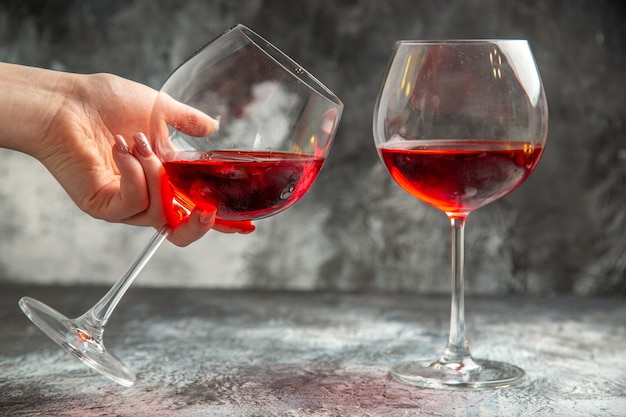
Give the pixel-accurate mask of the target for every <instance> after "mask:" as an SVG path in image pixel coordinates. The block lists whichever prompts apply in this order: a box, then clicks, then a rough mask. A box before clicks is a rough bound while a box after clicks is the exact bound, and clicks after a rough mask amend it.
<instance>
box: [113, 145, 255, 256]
mask: <svg viewBox="0 0 626 417" xmlns="http://www.w3.org/2000/svg"><path fill="white" fill-rule="evenodd" d="M115 140H116V144H115V146H114V148H115V150H114V153H117V154H118V155H116V156H114V157H115V158H116V164H118V169H119V171H120V173H121V175H122V179H121V191H120V193H119V201H118V202H116V204H119V205H120V207H121V206H123V205H124V203H128V202H129V201H131V200H132V199H135V200H138V201H140V203H138V202H137V201H135V204H136V205H137V207H140V208H141V210H140V211H141V213H138V214H135V215H133V216H130V217H128V218H126V219H125V220H124V223H128V224H134V225H137V226H153V227H155V228H157V229H158V228H159V227H160V226H162V225H163V224H165V223H168V224H170V225H172V227H173V228H174V230H173V231H172V232H171V233H170V234H169V236H168V240H169V241H170V242H172V243H173V244H175V245H176V246H180V247H184V246H188V245H189V244H191V243H192V242H194V241H196V240H198V239H200V238H201V237H203V236H204V235H205V234H206V233H207V232H208V231H209V230H211V228H214V229H215V230H217V231H219V232H222V233H240V234H248V233H252V232H253V231H254V230H255V226H254V225H253V224H252V222H251V221H232V220H219V219H216V215H217V208H216V207H214V206H213V205H211V204H198V205H196V207H195V208H194V209H193V210H192V212H191V214H190V215H188V216H185V217H183V218H182V219H181V220H179V215H178V214H177V213H174V209H173V208H172V204H171V200H172V195H171V194H170V193H169V192H170V191H171V189H170V186H169V183H168V182H167V178H166V175H165V170H164V168H163V164H162V163H161V161H160V160H159V158H158V157H157V156H156V155H155V154H154V152H153V151H152V148H151V146H150V143H149V142H148V139H147V138H146V136H145V135H144V134H143V133H137V134H136V135H134V136H133V140H134V147H133V149H132V153H131V152H129V150H128V145H126V142H125V141H124V138H123V137H121V136H117V137H116V138H115ZM133 155H134V158H133ZM146 185H147V187H146ZM164 185H166V186H164ZM122 190H123V191H122ZM125 208H128V207H125ZM135 213H137V212H135ZM171 213H174V214H171ZM133 214H134V213H133ZM174 217H176V218H175V219H174Z"/></svg>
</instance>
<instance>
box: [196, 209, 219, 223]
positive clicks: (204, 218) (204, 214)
mask: <svg viewBox="0 0 626 417" xmlns="http://www.w3.org/2000/svg"><path fill="white" fill-rule="evenodd" d="M215 215H216V212H215V211H209V210H202V211H201V212H200V217H199V219H200V223H202V224H209V223H211V222H212V221H213V219H215Z"/></svg>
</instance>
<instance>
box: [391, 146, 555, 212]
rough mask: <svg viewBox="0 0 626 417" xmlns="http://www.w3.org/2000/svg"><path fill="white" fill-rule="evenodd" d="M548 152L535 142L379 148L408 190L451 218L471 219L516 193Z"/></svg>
mask: <svg viewBox="0 0 626 417" xmlns="http://www.w3.org/2000/svg"><path fill="white" fill-rule="evenodd" d="M542 151H543V147H542V146H539V145H537V144H534V143H530V142H510V141H496V140H494V141H482V140H407V141H402V142H393V143H388V144H386V145H384V147H381V148H379V152H380V154H381V156H382V160H383V162H384V163H385V166H386V167H387V169H388V170H389V172H390V173H391V176H392V177H393V178H394V179H395V180H396V182H397V183H398V184H400V186H401V187H402V188H404V189H405V190H406V191H407V192H409V193H410V194H412V195H413V196H414V197H417V198H419V199H420V200H422V201H424V202H426V203H428V204H430V205H432V206H434V207H436V208H438V209H440V210H442V211H444V212H446V213H470V212H471V211H472V210H475V209H477V208H479V207H482V206H484V205H485V204H488V203H490V202H492V201H494V200H496V199H498V198H500V197H502V196H504V195H506V194H508V193H510V192H511V191H513V190H514V189H515V188H517V187H518V186H519V185H520V184H522V183H523V182H524V180H526V178H528V176H529V175H530V173H531V172H532V170H533V169H534V168H535V166H536V165H537V163H538V162H539V158H540V156H541V153H542Z"/></svg>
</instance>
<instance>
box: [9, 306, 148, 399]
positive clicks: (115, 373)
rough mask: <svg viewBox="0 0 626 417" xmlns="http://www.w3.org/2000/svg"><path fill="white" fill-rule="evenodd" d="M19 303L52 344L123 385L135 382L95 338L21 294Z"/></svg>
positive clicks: (61, 315)
mask: <svg viewBox="0 0 626 417" xmlns="http://www.w3.org/2000/svg"><path fill="white" fill-rule="evenodd" d="M19 306H20V308H21V309H22V311H23V312H24V314H25V315H26V317H28V318H29V319H30V321H32V322H33V324H35V325H36V326H37V327H38V328H39V329H40V330H41V331H42V332H44V333H45V335H46V336H48V337H49V338H50V339H52V340H53V341H54V342H55V343H56V344H58V345H59V346H61V347H62V348H63V349H65V350H66V351H68V352H69V353H71V354H72V355H73V356H75V357H76V358H78V359H80V360H81V361H82V362H83V363H84V364H85V365H87V366H89V367H90V368H92V369H95V370H96V371H98V372H100V373H101V374H102V375H104V376H106V377H107V378H109V379H111V380H113V381H115V382H117V383H118V384H120V385H123V386H125V387H130V386H132V385H133V384H134V383H135V379H136V378H135V374H134V373H133V372H132V371H130V370H129V369H128V368H127V367H126V365H124V364H123V363H122V362H121V361H120V360H119V359H117V358H116V357H115V356H114V355H112V354H110V353H108V352H107V351H106V349H105V348H104V345H103V344H102V340H100V339H99V337H94V336H93V334H92V333H93V332H90V331H89V329H86V328H84V327H85V326H80V325H79V324H78V323H77V322H78V319H77V320H71V319H68V318H67V317H65V316H64V315H63V314H61V313H59V312H58V311H56V310H54V309H53V308H51V307H49V306H48V305H46V304H44V303H42V302H40V301H38V300H35V299H34V298H30V297H22V299H21V300H20V301H19Z"/></svg>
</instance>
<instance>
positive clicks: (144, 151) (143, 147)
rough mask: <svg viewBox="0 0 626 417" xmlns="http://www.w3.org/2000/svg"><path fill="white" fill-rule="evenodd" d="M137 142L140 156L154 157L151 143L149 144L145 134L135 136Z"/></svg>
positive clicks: (136, 146)
mask: <svg viewBox="0 0 626 417" xmlns="http://www.w3.org/2000/svg"><path fill="white" fill-rule="evenodd" d="M133 139H134V140H135V150H136V151H137V153H139V155H141V156H144V157H149V156H152V148H151V147H150V142H148V138H147V137H146V135H144V134H143V133H141V132H139V133H136V134H135V135H134V136H133Z"/></svg>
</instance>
